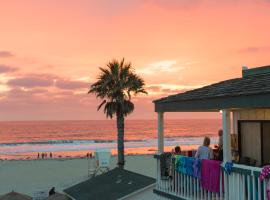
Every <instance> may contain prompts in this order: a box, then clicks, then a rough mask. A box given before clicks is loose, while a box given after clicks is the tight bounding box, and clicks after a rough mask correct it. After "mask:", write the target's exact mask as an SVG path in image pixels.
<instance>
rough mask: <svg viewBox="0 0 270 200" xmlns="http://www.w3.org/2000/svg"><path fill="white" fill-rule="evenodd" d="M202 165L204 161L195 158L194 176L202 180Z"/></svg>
mask: <svg viewBox="0 0 270 200" xmlns="http://www.w3.org/2000/svg"><path fill="white" fill-rule="evenodd" d="M201 165H202V160H201V159H199V158H195V159H194V161H193V176H194V177H196V178H201Z"/></svg>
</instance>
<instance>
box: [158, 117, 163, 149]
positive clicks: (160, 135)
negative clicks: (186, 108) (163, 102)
mask: <svg viewBox="0 0 270 200" xmlns="http://www.w3.org/2000/svg"><path fill="white" fill-rule="evenodd" d="M163 152H164V113H163V112H158V153H159V154H162V153H163Z"/></svg>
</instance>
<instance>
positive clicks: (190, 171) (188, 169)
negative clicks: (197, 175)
mask: <svg viewBox="0 0 270 200" xmlns="http://www.w3.org/2000/svg"><path fill="white" fill-rule="evenodd" d="M185 160H186V162H185V163H186V166H185V168H186V174H187V175H189V176H193V162H194V158H192V157H186V158H185Z"/></svg>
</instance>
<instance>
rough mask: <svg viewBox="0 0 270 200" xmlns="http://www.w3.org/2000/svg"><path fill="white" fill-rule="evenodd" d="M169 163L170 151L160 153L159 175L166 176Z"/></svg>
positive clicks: (167, 175)
mask: <svg viewBox="0 0 270 200" xmlns="http://www.w3.org/2000/svg"><path fill="white" fill-rule="evenodd" d="M170 164H171V153H163V154H161V155H160V175H161V178H162V179H164V178H168V177H169V171H170Z"/></svg>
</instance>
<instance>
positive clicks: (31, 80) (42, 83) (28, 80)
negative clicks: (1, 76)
mask: <svg viewBox="0 0 270 200" xmlns="http://www.w3.org/2000/svg"><path fill="white" fill-rule="evenodd" d="M53 83H54V79H53V77H51V76H49V75H48V76H47V75H37V76H26V77H20V78H15V79H11V80H9V81H8V82H7V84H8V86H11V87H25V88H34V87H49V86H52V85H53Z"/></svg>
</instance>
